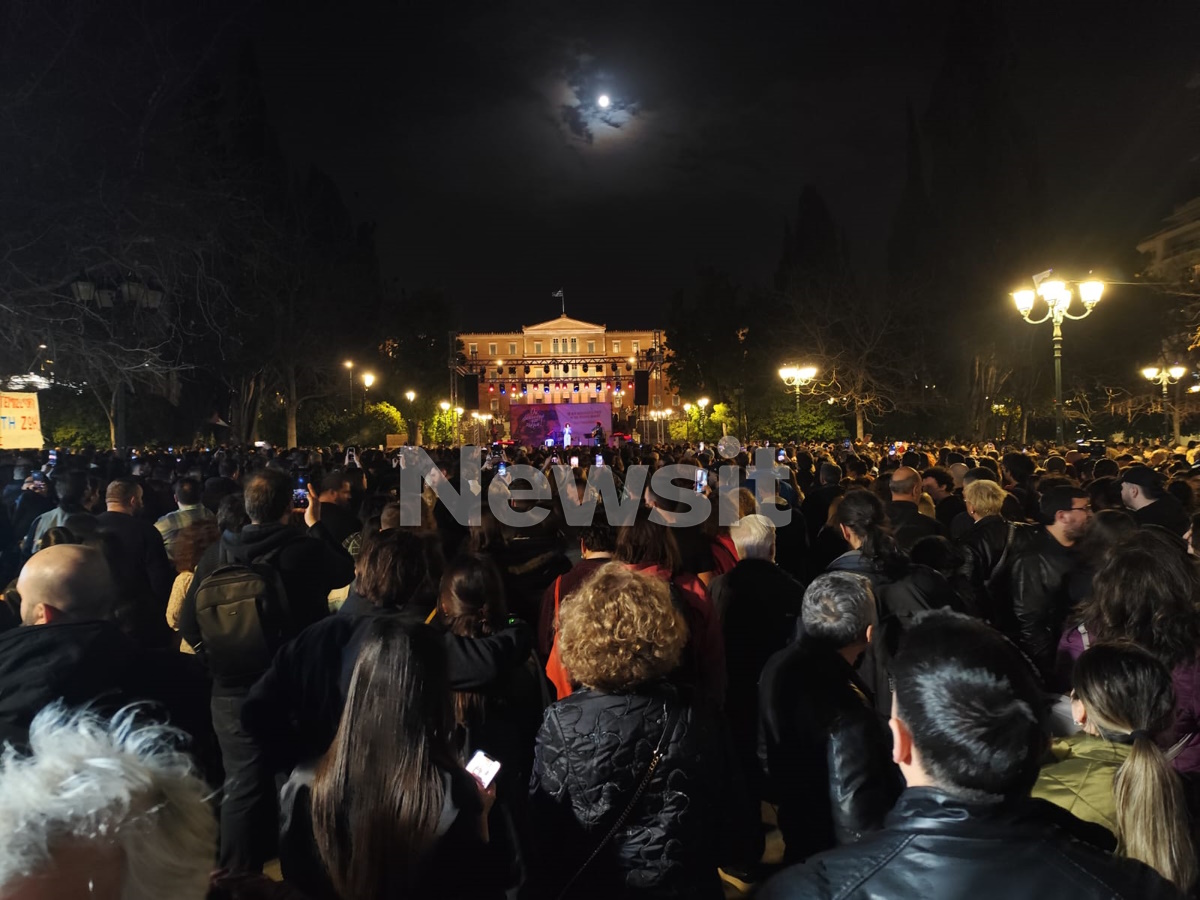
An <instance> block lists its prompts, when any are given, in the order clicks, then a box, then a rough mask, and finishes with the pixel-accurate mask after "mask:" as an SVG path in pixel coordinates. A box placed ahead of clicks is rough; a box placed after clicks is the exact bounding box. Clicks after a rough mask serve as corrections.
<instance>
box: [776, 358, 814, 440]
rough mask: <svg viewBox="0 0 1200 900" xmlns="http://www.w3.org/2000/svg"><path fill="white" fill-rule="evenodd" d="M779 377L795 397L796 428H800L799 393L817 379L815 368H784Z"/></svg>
mask: <svg viewBox="0 0 1200 900" xmlns="http://www.w3.org/2000/svg"><path fill="white" fill-rule="evenodd" d="M779 377H780V378H781V379H782V380H783V383H784V384H785V385H787V389H788V391H789V392H790V393H793V394H795V395H796V427H797V428H799V426H800V393H801V391H802V389H803V388H804V387H805V386H806V385H808V384H810V383H811V382H812V380H813V379H814V378H816V377H817V367H816V366H784V367H782V368H781V369H780V370H779Z"/></svg>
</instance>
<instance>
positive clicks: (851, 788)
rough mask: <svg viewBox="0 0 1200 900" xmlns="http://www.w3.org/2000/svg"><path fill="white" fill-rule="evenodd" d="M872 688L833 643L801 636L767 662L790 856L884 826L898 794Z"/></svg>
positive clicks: (765, 689)
mask: <svg viewBox="0 0 1200 900" xmlns="http://www.w3.org/2000/svg"><path fill="white" fill-rule="evenodd" d="M869 695H870V690H869V689H868V688H867V686H866V685H865V684H863V682H862V681H860V680H859V678H858V676H857V675H856V674H855V672H854V669H853V668H852V667H851V666H850V664H849V663H848V662H846V660H845V659H844V658H843V657H842V656H841V654H839V653H838V651H837V650H836V649H834V648H833V647H830V646H827V645H826V644H824V643H822V642H820V641H816V640H813V639H812V638H808V637H804V638H801V639H800V641H798V642H797V643H795V644H792V645H791V646H790V647H787V648H785V649H783V650H781V651H779V652H778V653H776V654H775V655H774V656H772V657H771V658H770V660H768V661H767V665H766V666H765V667H764V669H763V673H762V680H761V682H760V684H759V708H760V711H761V720H762V732H763V737H764V745H765V751H766V761H767V773H768V777H769V780H770V786H771V789H772V797H773V798H774V799H777V800H778V801H779V829H780V831H782V832H783V839H784V843H785V845H786V847H787V851H786V855H785V857H784V859H785V861H787V862H799V861H801V860H803V859H806V858H808V857H809V856H811V855H813V854H814V853H819V852H820V851H822V850H828V849H829V848H831V847H833V846H835V845H836V844H845V843H850V842H852V841H856V840H858V839H859V838H860V837H862V835H863V834H865V833H866V832H868V831H874V830H876V829H878V828H879V827H881V826H882V824H883V817H884V816H885V815H886V814H887V812H888V810H890V809H891V808H892V804H893V803H895V800H896V797H897V796H898V795H899V794H900V790H901V788H902V787H903V782H902V781H901V778H900V770H899V769H897V768H896V766H895V765H894V764H893V763H892V759H891V738H890V735H889V733H888V730H887V725H886V724H885V723H884V720H883V718H882V717H881V716H880V715H879V714H878V713H877V712H876V711H875V706H874V703H873V702H872V700H871V698H870V696H869Z"/></svg>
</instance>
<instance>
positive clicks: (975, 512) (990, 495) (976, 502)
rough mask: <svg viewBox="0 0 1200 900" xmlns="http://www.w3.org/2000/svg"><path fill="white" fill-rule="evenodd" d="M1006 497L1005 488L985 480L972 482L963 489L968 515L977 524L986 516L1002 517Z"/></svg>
mask: <svg viewBox="0 0 1200 900" xmlns="http://www.w3.org/2000/svg"><path fill="white" fill-rule="evenodd" d="M1006 496H1007V494H1006V493H1005V490H1004V488H1002V487H1000V485H998V484H996V482H994V481H988V480H987V479H985V478H981V479H979V480H978V481H972V482H971V483H970V484H968V485H967V486H966V487H965V488H963V500H964V501H965V502H966V504H967V513H968V514H969V515H970V516H971V518H972V519H974V520H975V521H976V522H978V521H979V520H980V519H982V518H984V517H985V516H998V515H1000V510H1001V509H1002V508H1003V507H1004V498H1005V497H1006Z"/></svg>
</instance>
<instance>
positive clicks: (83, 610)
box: [17, 544, 116, 625]
mask: <svg viewBox="0 0 1200 900" xmlns="http://www.w3.org/2000/svg"><path fill="white" fill-rule="evenodd" d="M17 593H18V594H20V595H21V624H23V625H45V624H47V623H48V622H53V621H57V620H61V619H70V620H72V621H78V622H86V621H91V620H95V619H107V618H110V617H111V616H112V609H113V600H114V595H115V593H116V591H115V590H114V588H113V581H112V573H111V572H110V571H109V568H108V562H107V561H106V560H105V559H104V556H103V554H101V553H100V551H99V550H96V549H94V548H92V547H84V546H82V545H80V544H56V545H55V546H53V547H47V548H46V549H44V550H40V551H38V552H37V553H35V554H34V555H33V556H32V557H30V559H29V562H27V563H25V566H24V568H22V569H21V574H20V576H19V577H18V578H17Z"/></svg>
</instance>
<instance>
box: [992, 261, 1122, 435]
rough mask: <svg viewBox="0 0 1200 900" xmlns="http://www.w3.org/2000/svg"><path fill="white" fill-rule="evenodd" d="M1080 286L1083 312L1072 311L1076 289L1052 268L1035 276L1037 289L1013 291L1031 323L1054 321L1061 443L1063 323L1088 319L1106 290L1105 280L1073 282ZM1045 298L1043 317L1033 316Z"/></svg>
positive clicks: (1056, 409)
mask: <svg viewBox="0 0 1200 900" xmlns="http://www.w3.org/2000/svg"><path fill="white" fill-rule="evenodd" d="M1073 283H1074V284H1075V286H1076V287H1077V288H1078V289H1079V299H1080V300H1081V301H1082V302H1083V312H1082V313H1079V314H1078V315H1076V314H1074V313H1072V312H1070V306H1071V300H1072V299H1073V298H1074V296H1075V292H1074V291H1072V290H1071V288H1070V287H1068V286H1067V283H1066V282H1063V281H1058V280H1056V279H1052V278H1050V272H1045V273H1043V274H1041V275H1035V276H1034V277H1033V286H1034V290H1032V291H1031V290H1029V289H1027V288H1026V289H1022V290H1019V291H1013V294H1012V298H1013V302H1015V303H1016V304H1017V312H1019V313H1020V314H1021V318H1022V319H1024V320H1025V321H1026V322H1028V323H1029V324H1030V325H1041V324H1042V323H1043V322H1045V321H1047V320H1049V321H1050V322H1052V323H1053V325H1054V333H1053V339H1054V435H1055V440H1056V441H1057V443H1058V446H1060V447H1061V446H1063V445H1064V444H1065V443H1066V437H1065V435H1064V433H1063V399H1062V340H1063V339H1062V323H1063V320H1064V319H1086V318H1087V317H1088V316H1090V315H1091V314H1092V310H1093V309H1095V308H1096V304H1097V303H1099V302H1100V296H1101V295H1102V294H1103V293H1104V282H1102V281H1084V282H1073ZM1038 297H1041V298H1042V299H1043V300H1044V301H1046V313H1045V315H1043V316H1042V317H1041V318H1040V319H1034V318H1031V316H1030V314H1031V313H1032V312H1033V305H1034V303H1035V302H1037V298H1038Z"/></svg>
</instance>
